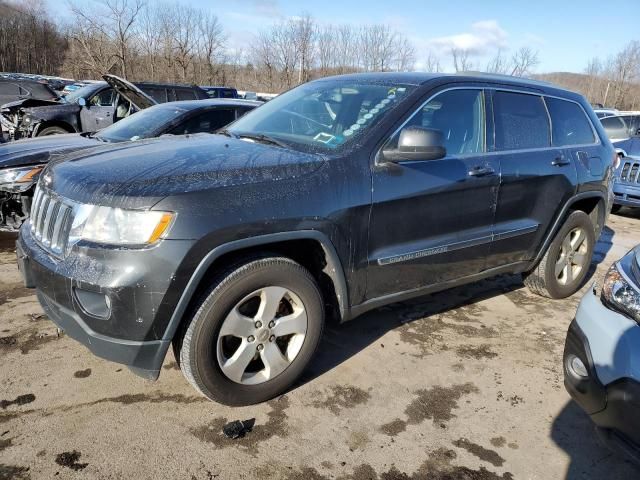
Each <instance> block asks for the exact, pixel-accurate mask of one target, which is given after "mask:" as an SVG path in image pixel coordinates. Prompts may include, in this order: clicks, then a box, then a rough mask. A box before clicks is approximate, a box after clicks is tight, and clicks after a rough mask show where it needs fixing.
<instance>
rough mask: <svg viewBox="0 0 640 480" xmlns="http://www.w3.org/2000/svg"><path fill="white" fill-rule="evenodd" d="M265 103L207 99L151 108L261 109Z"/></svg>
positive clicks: (237, 99) (230, 99)
mask: <svg viewBox="0 0 640 480" xmlns="http://www.w3.org/2000/svg"><path fill="white" fill-rule="evenodd" d="M263 103H264V102H260V101H257V100H243V99H240V98H206V99H203V100H181V101H178V102H165V103H159V104H158V105H154V106H153V107H151V108H163V107H165V108H171V107H180V108H184V109H185V110H195V109H197V108H207V107H259V106H260V105H262V104H263Z"/></svg>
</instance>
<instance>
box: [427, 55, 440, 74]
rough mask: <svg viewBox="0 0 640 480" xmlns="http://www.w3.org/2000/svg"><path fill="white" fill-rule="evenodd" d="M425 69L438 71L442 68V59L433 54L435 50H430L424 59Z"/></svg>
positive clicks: (433, 71)
mask: <svg viewBox="0 0 640 480" xmlns="http://www.w3.org/2000/svg"><path fill="white" fill-rule="evenodd" d="M424 69H425V71H427V72H431V73H438V72H440V70H441V67H440V60H438V57H437V56H435V55H434V54H433V52H429V54H428V55H427V58H426V59H425V61H424Z"/></svg>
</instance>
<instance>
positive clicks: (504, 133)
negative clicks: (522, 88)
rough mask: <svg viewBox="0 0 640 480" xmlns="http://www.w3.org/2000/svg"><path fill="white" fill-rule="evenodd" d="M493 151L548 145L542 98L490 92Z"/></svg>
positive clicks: (545, 114) (545, 116)
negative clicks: (493, 130)
mask: <svg viewBox="0 0 640 480" xmlns="http://www.w3.org/2000/svg"><path fill="white" fill-rule="evenodd" d="M493 116H494V119H495V138H496V150H519V149H525V148H544V147H548V146H550V144H551V139H550V137H551V135H550V128H549V119H548V116H547V110H546V108H545V106H544V103H543V100H542V97H539V96H538V95H528V94H523V93H513V92H495V94H494V95H493Z"/></svg>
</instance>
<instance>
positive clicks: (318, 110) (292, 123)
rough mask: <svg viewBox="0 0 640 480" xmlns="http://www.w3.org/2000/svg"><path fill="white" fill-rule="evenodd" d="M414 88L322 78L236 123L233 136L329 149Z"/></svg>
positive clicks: (364, 127)
mask: <svg viewBox="0 0 640 480" xmlns="http://www.w3.org/2000/svg"><path fill="white" fill-rule="evenodd" d="M414 88H415V87H413V86H407V85H392V84H381V83H371V84H366V83H351V82H347V81H339V80H338V81H320V82H313V83H309V84H305V85H301V86H299V87H297V88H295V89H293V90H290V91H289V92H287V93H285V94H283V95H280V96H278V97H276V98H275V99H273V100H271V101H270V102H268V103H266V104H264V105H263V106H261V107H260V108H257V109H256V110H254V111H252V112H251V113H248V114H247V115H245V116H244V117H242V118H241V119H239V120H238V121H236V122H235V123H234V124H233V125H232V126H231V127H229V129H228V130H229V131H230V132H231V133H233V134H235V135H239V136H242V135H254V136H255V135H267V136H269V137H272V138H273V139H276V140H279V141H281V142H283V143H285V144H288V145H291V146H292V147H294V148H296V147H298V148H301V149H302V150H311V151H332V150H335V149H337V148H338V147H341V146H343V145H347V144H348V143H351V142H353V141H354V139H355V138H357V137H359V136H362V135H363V134H364V132H366V131H367V130H368V129H370V128H371V127H372V126H373V125H374V124H376V123H377V122H378V121H379V120H380V118H382V117H383V116H384V115H385V114H386V113H387V112H388V111H390V110H391V109H393V108H394V107H395V106H396V105H397V104H398V102H400V101H401V100H402V99H403V98H404V97H406V95H407V94H408V93H409V92H410V91H412V90H413V89H414Z"/></svg>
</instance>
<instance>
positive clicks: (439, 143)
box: [382, 126, 447, 162]
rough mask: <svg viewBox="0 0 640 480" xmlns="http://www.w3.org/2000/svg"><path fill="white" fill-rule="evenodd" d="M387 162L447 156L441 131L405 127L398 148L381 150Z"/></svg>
mask: <svg viewBox="0 0 640 480" xmlns="http://www.w3.org/2000/svg"><path fill="white" fill-rule="evenodd" d="M382 153H383V156H384V159H385V160H387V161H389V162H401V161H420V160H437V159H439V158H443V157H444V156H445V155H446V154H447V150H446V148H445V146H444V138H443V135H442V131H441V130H437V129H435V128H427V127H420V126H412V127H405V128H403V129H402V130H401V131H400V136H399V137H398V146H397V147H396V148H392V149H384V150H383V152H382Z"/></svg>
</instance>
